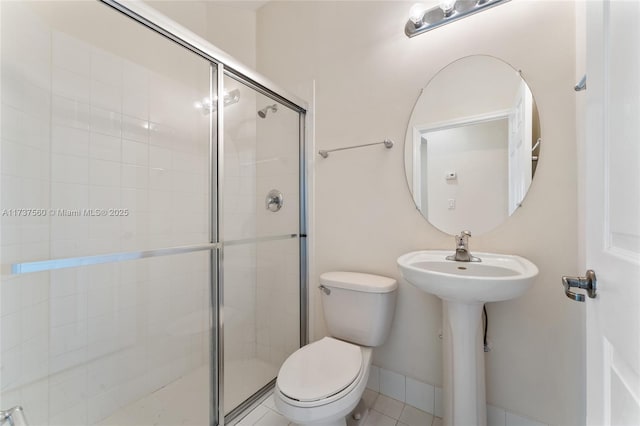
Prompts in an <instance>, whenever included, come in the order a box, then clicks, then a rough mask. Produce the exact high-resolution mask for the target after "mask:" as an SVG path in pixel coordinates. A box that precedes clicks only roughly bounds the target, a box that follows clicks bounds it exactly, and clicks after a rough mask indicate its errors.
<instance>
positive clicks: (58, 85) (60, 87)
mask: <svg viewBox="0 0 640 426" xmlns="http://www.w3.org/2000/svg"><path fill="white" fill-rule="evenodd" d="M52 91H53V93H54V94H55V95H59V96H62V97H65V98H68V99H71V100H74V101H79V102H84V103H89V102H90V99H91V80H90V79H89V77H87V76H85V75H82V74H78V73H76V72H73V71H69V70H67V69H64V68H60V67H57V66H55V67H53V74H52Z"/></svg>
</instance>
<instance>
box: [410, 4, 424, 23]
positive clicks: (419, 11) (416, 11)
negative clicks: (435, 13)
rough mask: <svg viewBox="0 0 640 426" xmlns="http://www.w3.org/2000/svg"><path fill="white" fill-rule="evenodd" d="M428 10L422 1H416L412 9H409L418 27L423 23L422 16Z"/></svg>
mask: <svg viewBox="0 0 640 426" xmlns="http://www.w3.org/2000/svg"><path fill="white" fill-rule="evenodd" d="M426 10H427V8H426V7H425V5H424V4H422V3H416V4H414V5H413V6H411V9H409V19H410V20H411V22H413V25H415V26H416V27H419V26H420V25H422V18H423V17H424V12H425V11H426Z"/></svg>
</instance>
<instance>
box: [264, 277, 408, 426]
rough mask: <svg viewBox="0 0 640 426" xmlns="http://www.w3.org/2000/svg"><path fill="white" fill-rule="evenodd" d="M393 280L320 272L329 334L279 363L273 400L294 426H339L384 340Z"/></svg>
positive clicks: (393, 299) (393, 297)
mask: <svg viewBox="0 0 640 426" xmlns="http://www.w3.org/2000/svg"><path fill="white" fill-rule="evenodd" d="M397 288H398V283H397V282H396V280H394V279H392V278H387V277H381V276H378V275H371V274H364V273H359V272H326V273H324V274H322V275H321V276H320V290H321V291H322V307H323V311H324V317H325V322H326V324H327V329H328V332H329V337H325V338H323V339H321V340H318V341H316V342H313V343H311V344H309V345H306V346H304V347H302V348H300V349H298V350H297V351H296V352H294V353H293V354H291V356H289V358H287V359H286V361H285V362H284V363H283V364H282V367H281V368H280V372H279V373H278V378H277V380H276V387H275V391H274V401H275V405H276V408H277V409H278V411H279V412H280V413H281V414H282V415H283V416H285V417H286V418H288V419H289V420H290V421H292V422H294V423H296V424H299V425H314V426H319V425H327V426H329V425H335V426H345V425H346V416H347V415H349V414H350V413H351V412H352V411H353V410H354V409H355V408H356V406H357V405H358V403H359V402H360V399H361V397H362V394H363V393H364V390H365V387H366V386H367V380H368V379H369V370H370V368H371V357H372V351H373V348H374V347H376V346H380V345H381V344H382V343H384V341H385V340H386V338H387V335H388V334H389V329H390V328H391V321H392V319H393V313H394V310H395V305H396V289H397Z"/></svg>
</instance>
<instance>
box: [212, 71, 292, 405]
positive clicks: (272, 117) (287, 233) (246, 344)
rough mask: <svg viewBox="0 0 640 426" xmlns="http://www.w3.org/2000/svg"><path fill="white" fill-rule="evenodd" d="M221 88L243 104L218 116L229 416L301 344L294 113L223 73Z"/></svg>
mask: <svg viewBox="0 0 640 426" xmlns="http://www.w3.org/2000/svg"><path fill="white" fill-rule="evenodd" d="M224 90H225V91H226V92H229V93H231V92H234V93H238V94H239V96H240V100H241V101H240V102H239V103H238V104H236V105H230V106H228V107H227V108H225V110H224V116H223V117H224V118H223V120H224V179H223V185H222V198H223V201H222V212H223V214H222V222H221V225H222V235H221V239H222V242H223V259H224V260H223V275H222V280H221V281H222V300H221V302H222V312H223V317H224V331H223V336H224V337H223V341H224V354H223V364H222V372H221V374H222V375H223V377H224V387H223V394H222V395H221V399H222V402H223V409H224V414H225V415H229V417H233V416H234V414H235V413H237V412H238V410H240V409H241V408H242V407H243V405H242V403H243V402H244V401H246V400H247V399H248V398H250V397H251V396H252V395H254V394H256V393H257V392H259V391H260V390H261V389H263V388H265V387H267V386H268V385H269V384H270V383H272V381H273V380H274V378H275V377H276V375H277V374H278V370H279V368H280V366H281V365H282V363H283V362H284V360H285V359H286V358H287V357H288V356H289V355H290V354H291V353H293V352H294V351H295V350H296V349H297V348H299V347H300V288H301V284H300V283H301V280H300V250H299V235H298V234H299V232H300V223H299V215H300V201H299V194H300V167H299V158H300V157H299V156H300V114H299V112H298V111H296V110H293V109H291V108H289V107H288V106H286V105H284V104H282V103H279V102H278V101H276V100H274V99H272V98H271V97H268V96H266V95H265V94H262V93H261V92H258V91H257V90H255V89H254V88H253V87H251V86H249V85H247V84H245V83H244V82H243V81H242V80H240V79H236V78H234V77H231V76H229V75H225V77H224ZM270 193H271V201H272V202H271V203H270V204H269V203H268V202H267V199H268V198H269V194H270ZM280 196H281V204H280V205H279V206H278V197H280ZM234 410H235V411H234Z"/></svg>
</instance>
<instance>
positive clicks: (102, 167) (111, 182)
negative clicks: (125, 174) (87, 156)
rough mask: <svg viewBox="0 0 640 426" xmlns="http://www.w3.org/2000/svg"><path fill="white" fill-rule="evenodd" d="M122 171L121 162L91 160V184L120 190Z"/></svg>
mask: <svg viewBox="0 0 640 426" xmlns="http://www.w3.org/2000/svg"><path fill="white" fill-rule="evenodd" d="M121 169H122V166H121V164H120V163H119V162H115V161H104V160H94V159H91V160H89V183H90V184H91V185H99V186H113V187H118V188H119V187H120V178H121V174H122V172H121ZM92 190H93V189H92ZM94 207H95V206H94Z"/></svg>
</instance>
